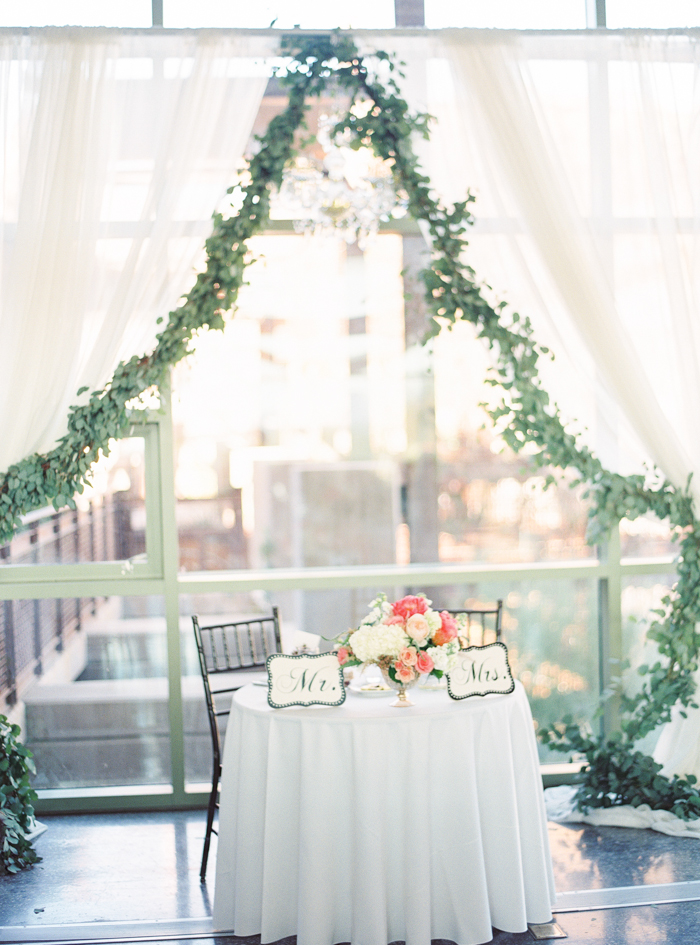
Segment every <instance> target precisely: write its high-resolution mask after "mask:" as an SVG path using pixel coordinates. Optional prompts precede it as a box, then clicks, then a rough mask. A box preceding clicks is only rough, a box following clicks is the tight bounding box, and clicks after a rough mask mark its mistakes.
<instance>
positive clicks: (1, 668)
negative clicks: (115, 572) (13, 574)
mask: <svg viewBox="0 0 700 945" xmlns="http://www.w3.org/2000/svg"><path fill="white" fill-rule="evenodd" d="M131 505H132V503H131V502H130V501H129V500H128V498H125V497H124V496H123V495H122V494H121V493H116V494H115V495H113V496H107V497H105V500H104V501H103V502H102V503H100V504H96V503H92V502H90V503H89V505H88V506H87V508H85V509H62V510H61V511H60V512H54V511H53V510H52V509H41V510H39V511H37V512H34V513H32V514H30V515H28V516H27V517H26V518H25V520H24V522H23V525H22V527H21V528H20V530H19V531H18V533H17V534H16V535H15V536H14V538H13V539H12V541H11V542H9V543H8V544H5V545H3V546H0V568H2V566H3V565H8V564H15V565H22V564H24V565H27V564H30V565H40V566H41V565H46V564H79V563H83V562H89V561H120V560H125V559H127V558H129V557H131V556H133V555H134V554H138V553H139V552H140V551H141V550H142V547H141V545H142V541H141V540H140V538H139V537H138V535H135V534H134V533H133V532H132V530H131V527H130V512H131ZM96 606H97V598H96V597H75V598H56V599H44V600H41V599H39V600H37V599H34V600H32V599H24V600H3V601H0V709H1V707H2V706H3V704H4V706H6V707H12V706H13V705H15V704H16V702H17V701H18V699H19V698H21V693H22V691H23V690H24V689H26V687H27V686H28V685H30V684H31V683H32V682H33V681H34V680H35V679H36V678H37V677H38V676H41V675H43V673H44V672H45V670H46V669H47V668H48V666H49V665H50V664H51V663H52V662H54V660H55V658H56V653H61V652H62V650H63V649H64V647H65V644H66V642H67V640H68V639H69V638H70V637H71V636H72V635H73V634H75V633H78V632H79V631H80V630H81V627H82V624H83V619H84V616H85V615H86V614H87V613H89V614H94V613H95V610H96Z"/></svg>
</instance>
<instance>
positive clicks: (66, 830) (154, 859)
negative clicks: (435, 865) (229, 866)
mask: <svg viewBox="0 0 700 945" xmlns="http://www.w3.org/2000/svg"><path fill="white" fill-rule="evenodd" d="M43 822H45V823H47V824H48V828H49V829H48V830H47V831H46V833H45V834H43V836H41V837H39V838H38V839H37V841H36V844H35V845H36V849H37V852H38V853H39V854H40V855H41V856H42V857H43V860H42V862H41V863H39V864H38V865H37V866H36V867H35V868H34V869H33V870H30V871H27V872H24V873H21V874H19V875H17V876H9V877H3V878H0V926H1V927H0V941H4V942H8V941H18V940H22V941H43V942H46V941H50V940H55V939H59V938H60V939H63V940H72V941H86V940H89V939H98V938H100V939H104V938H109V939H110V940H111V941H113V942H125V941H128V940H133V939H137V938H139V937H142V936H143V935H146V934H147V935H148V936H149V939H150V941H151V942H156V941H166V940H167V941H169V942H173V941H178V940H182V941H183V942H184V941H190V942H191V941H193V940H194V941H197V942H203V943H205V945H212V939H211V938H210V937H208V936H207V935H206V929H207V928H208V925H207V923H208V917H209V916H210V915H211V899H212V896H213V891H214V860H213V855H214V853H215V851H213V853H212V860H211V861H210V872H209V877H208V880H207V884H206V886H200V883H199V859H200V855H201V846H202V839H203V835H204V814H203V813H200V812H196V813H175V814H171V813H168V814H120V815H116V814H111V815H94V816H93V815H90V816H67V817H45V818H43ZM550 836H551V841H552V856H553V860H554V870H555V879H556V885H557V892H558V893H559V894H560V897H561V902H562V909H567V910H568V909H572V908H578V906H579V905H581V903H580V902H579V899H580V897H576V896H572V895H571V894H573V893H578V892H580V891H588V895H589V901H588V905H589V906H591V908H590V909H588V908H587V909H586V910H585V911H575V912H574V911H561V912H559V913H558V914H557V915H556V917H555V918H556V921H557V922H558V923H559V925H560V926H561V927H562V929H563V930H564V931H565V932H566V933H567V935H568V939H567V940H566V941H568V943H570V945H657V943H658V945H661V943H664V945H700V901H698V900H695V901H677V902H669V901H668V900H672V899H682V898H683V897H685V898H686V899H687V898H688V897H690V896H693V895H695V894H697V895H698V896H700V882H699V881H700V842H699V841H697V840H693V839H686V838H673V837H666V836H664V835H662V834H656V833H653V832H651V831H637V830H628V829H624V828H615V827H607V828H595V827H589V826H583V825H557V824H551V825H550ZM610 890H613V892H609V891H610ZM596 891H600V892H596ZM596 895H597V896H598V897H599V898H600V899H601V901H600V902H597V901H596V900H595V899H592V900H591V898H590V897H591V896H596ZM635 897H636V898H635ZM603 900H604V901H605V903H606V904H610V905H612V906H614V907H612V908H605V909H603V908H597V907H598V906H599V905H601V902H602V901H603ZM630 900H631V901H633V902H636V903H638V904H636V905H632V906H629V905H625V903H628V902H630ZM654 900H656V902H655V903H654V904H652V905H649V904H644V903H649V902H654ZM583 905H584V906H586V903H585V902H584V903H583ZM159 936H161V938H159ZM533 941H534V939H533V937H532V935H531V934H530V933H529V932H522V933H519V934H513V933H506V932H498V931H495V932H494V939H493V942H494V945H515V943H524V942H533ZM257 942H259V938H254V939H242V938H234V937H225V936H219V937H217V940H216V945H244V943H246V945H247V943H257ZM285 943H286V945H294V939H289V940H285Z"/></svg>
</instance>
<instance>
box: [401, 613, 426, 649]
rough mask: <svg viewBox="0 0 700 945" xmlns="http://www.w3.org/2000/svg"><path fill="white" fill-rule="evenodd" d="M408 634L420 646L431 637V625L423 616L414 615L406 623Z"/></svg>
mask: <svg viewBox="0 0 700 945" xmlns="http://www.w3.org/2000/svg"><path fill="white" fill-rule="evenodd" d="M406 633H408V635H409V637H410V638H411V639H412V640H414V641H415V642H416V643H417V644H418V645H419V646H420V644H421V643H425V641H426V640H427V639H428V637H429V636H430V624H429V623H428V621H427V620H426V619H425V617H424V616H423V614H413V615H412V616H410V617H409V618H408V620H407V621H406Z"/></svg>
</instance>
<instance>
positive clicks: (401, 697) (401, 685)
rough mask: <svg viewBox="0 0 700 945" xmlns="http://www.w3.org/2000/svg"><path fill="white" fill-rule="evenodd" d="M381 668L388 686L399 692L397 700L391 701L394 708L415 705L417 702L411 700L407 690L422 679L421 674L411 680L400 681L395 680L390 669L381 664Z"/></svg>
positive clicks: (406, 707) (405, 707)
mask: <svg viewBox="0 0 700 945" xmlns="http://www.w3.org/2000/svg"><path fill="white" fill-rule="evenodd" d="M379 668H380V669H381V671H382V676H383V677H384V682H385V683H386V684H387V686H389V687H390V688H391V689H396V690H397V691H398V693H399V694H398V697H397V699H396V701H395V702H392V703H391V705H392V707H393V708H394V709H408V708H409V707H410V706H412V705H415V702H411V700H410V699H409V698H408V694H407V692H406V690H407V689H410V688H411V687H412V686H415V684H416V683H417V682H418V680H419V679H420V676H418V675H417V674H416V675H415V676H414V677H413V679H412V680H411V681H410V682H399V681H398V680H393V679H392V678H391V676H390V675H389V671H388V670H386V669H384V667H383V666H380V667H379Z"/></svg>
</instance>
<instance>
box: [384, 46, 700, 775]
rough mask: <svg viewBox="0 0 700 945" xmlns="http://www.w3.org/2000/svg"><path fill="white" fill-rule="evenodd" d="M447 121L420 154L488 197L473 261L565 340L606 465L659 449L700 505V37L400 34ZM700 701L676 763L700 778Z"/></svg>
mask: <svg viewBox="0 0 700 945" xmlns="http://www.w3.org/2000/svg"><path fill="white" fill-rule="evenodd" d="M395 48H396V50H397V52H399V54H400V55H401V56H402V58H404V59H405V60H406V62H407V63H408V67H407V70H406V71H407V81H406V85H405V87H406V91H407V94H408V95H409V97H410V99H411V101H412V102H413V103H414V104H415V105H420V106H423V107H425V108H427V110H428V111H429V112H431V113H432V114H433V115H435V116H436V118H437V123H436V124H435V126H434V128H433V133H432V140H431V143H430V144H429V145H427V146H423V147H422V153H421V156H422V159H423V161H424V165H425V167H426V169H427V170H428V172H429V174H430V176H431V179H432V181H433V183H434V184H435V187H436V190H437V191H438V192H440V193H441V194H443V195H444V196H445V197H447V199H448V200H452V201H453V200H456V199H462V198H463V197H464V194H465V192H466V190H467V188H471V189H472V191H473V192H475V194H476V196H477V202H476V205H475V215H476V218H477V225H476V226H475V228H474V235H473V240H472V247H471V251H472V256H471V258H470V262H471V263H472V265H474V266H475V268H476V270H477V273H478V275H479V276H480V277H481V278H483V279H485V280H486V281H487V282H489V283H490V285H492V286H493V287H494V295H496V296H498V297H502V298H505V299H506V300H507V301H509V302H510V303H512V304H513V305H514V307H515V308H517V309H518V310H519V311H520V312H521V313H522V314H523V315H525V314H527V315H529V316H530V317H531V318H532V320H533V323H534V325H535V329H536V335H537V336H538V338H539V339H540V340H541V341H542V342H543V343H546V344H548V345H549V346H550V347H551V348H552V349H553V350H554V351H555V352H556V353H557V361H556V362H554V364H548V363H547V362H545V363H543V365H542V369H543V373H544V378H545V383H546V385H547V387H548V389H549V390H550V392H551V393H552V394H553V395H554V397H555V399H556V400H557V401H558V402H559V403H560V404H561V406H562V408H563V410H564V413H565V415H568V416H569V417H570V418H577V419H578V420H580V421H581V422H582V433H583V436H584V438H585V439H587V440H588V442H589V444H590V445H591V446H592V447H593V448H594V449H595V450H596V452H597V453H598V455H599V456H600V457H601V459H602V460H603V462H605V463H606V464H607V465H608V466H609V467H611V468H613V469H617V470H619V471H620V472H623V473H627V472H632V471H634V472H640V471H642V468H643V467H642V465H641V461H642V460H643V459H645V458H649V459H651V460H653V462H654V463H656V464H657V465H658V467H659V468H660V469H661V470H662V471H663V472H664V473H665V475H666V476H667V477H668V478H669V479H670V480H671V481H673V482H674V483H675V484H676V485H677V486H680V487H684V486H685V484H686V481H687V478H688V476H689V474H691V473H693V483H692V493H693V496H694V498H695V504H696V510H697V511H700V501H699V500H700V437H698V435H697V420H696V418H697V416H698V415H699V414H700V370H699V369H698V368H699V362H700V267H699V266H698V253H699V251H700V226H699V224H700V176H699V175H698V168H699V167H700V98H699V95H700V69H699V64H700V36H699V35H698V34H697V33H694V32H688V33H683V34H676V35H669V34H663V33H659V34H650V33H647V34H642V33H636V32H634V33H633V32H630V33H629V34H625V33H615V34H609V35H600V34H595V35H594V34H590V35H588V34H587V35H565V34H559V35H556V34H549V35H547V34H517V33H502V32H494V31H445V32H444V33H442V34H441V35H440V36H439V37H437V38H436V39H434V40H432V41H426V40H424V41H423V43H422V45H421V43H420V42H419V41H418V40H402V39H397V40H396V41H395ZM699 731H700V712H697V711H693V712H690V713H689V715H688V719H687V720H684V719H682V717H681V716H680V714H679V713H677V714H676V717H675V718H674V721H673V722H672V723H671V724H670V725H669V726H666V727H665V730H664V731H663V732H662V734H661V738H660V740H659V743H658V745H657V749H656V758H657V760H659V761H660V762H662V763H663V764H664V765H665V769H664V770H665V772H666V773H668V774H673V773H695V774H696V775H698V776H700V754H699V753H698V750H697V735H698V732H699Z"/></svg>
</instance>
